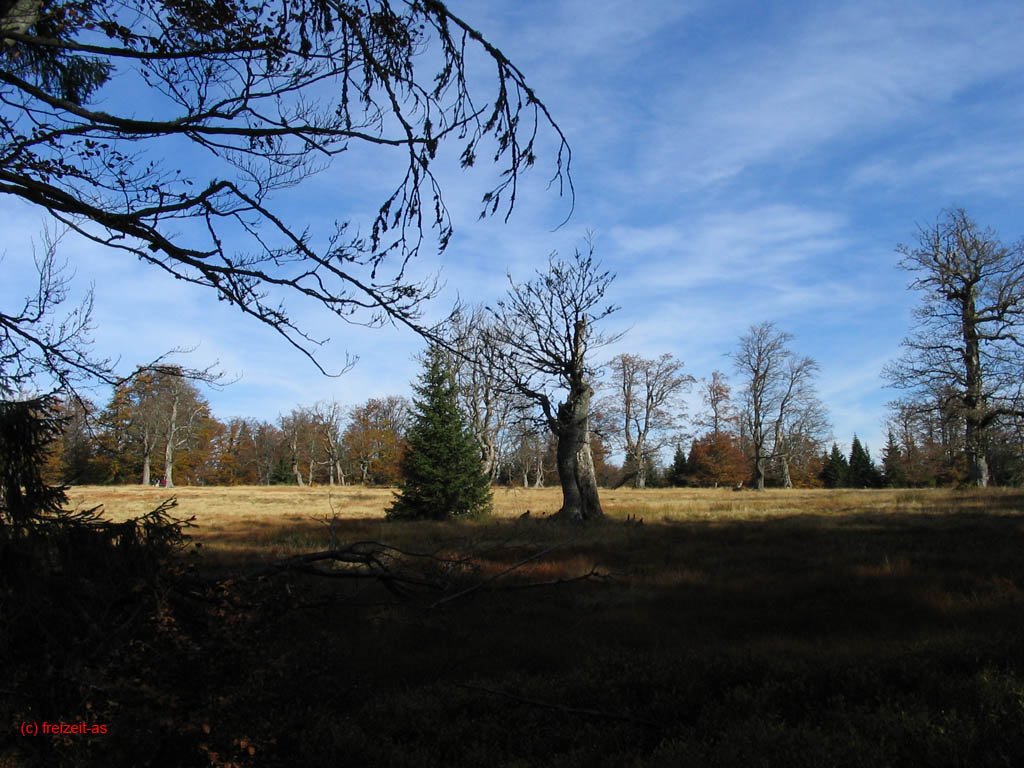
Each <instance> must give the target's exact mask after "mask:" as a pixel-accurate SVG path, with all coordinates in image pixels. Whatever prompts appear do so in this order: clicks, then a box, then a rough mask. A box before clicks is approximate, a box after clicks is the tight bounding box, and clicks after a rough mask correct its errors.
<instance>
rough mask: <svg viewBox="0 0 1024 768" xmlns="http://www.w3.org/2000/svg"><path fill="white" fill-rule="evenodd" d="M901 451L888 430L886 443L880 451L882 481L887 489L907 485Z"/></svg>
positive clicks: (894, 437) (894, 436)
mask: <svg viewBox="0 0 1024 768" xmlns="http://www.w3.org/2000/svg"><path fill="white" fill-rule="evenodd" d="M903 458H904V457H903V451H902V450H900V444H899V443H898V442H896V435H894V434H893V433H892V430H891V429H890V430H889V437H888V441H887V442H886V444H885V448H884V449H883V450H882V480H883V482H884V484H885V486H886V487H888V488H902V487H903V486H905V485H906V484H907V473H906V470H905V469H904V467H903Z"/></svg>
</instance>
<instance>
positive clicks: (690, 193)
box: [0, 0, 1024, 457]
mask: <svg viewBox="0 0 1024 768" xmlns="http://www.w3.org/2000/svg"><path fill="white" fill-rule="evenodd" d="M449 5H450V7H451V8H452V10H453V11H455V12H456V13H457V14H458V15H460V16H462V17H463V18H465V19H466V20H468V21H470V22H471V23H473V24H474V25H475V26H476V27H477V28H478V29H480V30H481V31H482V32H483V33H484V34H485V35H486V36H487V37H488V38H489V39H490V40H491V41H492V42H493V43H495V44H496V45H497V46H498V47H499V48H501V49H502V50H503V51H504V52H505V53H506V54H507V55H508V56H509V57H510V58H511V59H512V60H513V61H514V62H515V63H516V64H517V65H518V66H519V67H520V69H521V70H522V71H523V72H524V73H525V74H526V76H527V78H528V80H529V81H530V83H531V84H532V85H533V87H534V88H535V90H536V92H537V93H538V95H539V96H540V97H541V98H542V99H543V100H544V101H545V102H546V103H547V105H548V106H549V108H550V110H551V112H552V114H553V115H554V117H555V118H556V119H557V120H558V121H559V123H560V124H561V126H562V128H563V129H564V131H565V133H566V135H567V137H568V139H569V142H570V144H571V146H572V149H573V178H574V183H575V188H576V203H575V211H574V212H573V215H572V218H571V219H570V220H569V222H568V223H566V224H565V225H564V226H561V227H560V228H558V224H559V223H560V222H562V220H563V219H564V218H565V216H566V214H567V213H568V203H567V201H566V200H565V199H562V198H559V197H558V196H557V194H555V193H554V192H552V191H551V190H549V189H547V188H546V181H547V176H548V175H547V173H546V172H547V170H548V166H545V165H544V162H545V161H546V160H550V159H551V158H545V157H542V158H541V165H540V167H539V169H538V170H537V171H536V172H534V173H533V174H532V176H531V178H530V180H529V182H528V183H527V184H526V185H525V188H524V189H523V190H522V192H521V196H520V202H519V204H518V206H517V208H516V211H515V212H514V213H513V215H512V218H511V219H510V220H509V222H508V223H504V222H502V220H501V218H500V217H498V218H496V219H492V220H485V221H478V220H477V212H478V201H479V196H480V194H481V193H482V192H483V190H484V189H486V183H487V181H488V178H487V177H486V176H484V175H482V174H481V173H478V172H474V173H470V174H463V173H461V172H457V171H452V172H450V173H448V172H444V173H443V176H444V179H443V181H444V182H445V183H446V196H447V202H448V204H449V208H450V210H451V213H452V216H453V219H454V223H455V227H456V235H455V238H454V239H453V241H452V243H451V245H450V247H449V249H448V251H446V252H445V253H444V254H443V255H442V256H440V257H437V256H436V255H434V254H433V253H432V252H431V251H429V250H428V251H425V252H424V256H423V257H422V259H421V262H420V263H419V264H418V265H417V266H416V269H417V270H421V271H422V272H423V273H426V272H429V271H432V270H436V269H438V268H440V269H441V270H442V278H443V279H444V281H445V286H446V287H445V290H444V292H443V294H442V296H441V298H440V299H439V300H438V303H437V304H436V306H435V307H434V308H432V309H431V310H430V312H432V313H433V314H435V315H436V316H440V315H441V314H443V312H444V310H446V309H447V308H448V307H449V306H450V304H451V303H452V301H454V299H455V298H456V296H461V297H462V298H463V299H465V300H469V301H485V302H490V301H494V300H495V299H497V298H498V297H500V296H501V295H502V294H503V292H504V289H505V286H506V282H505V273H506V270H509V271H511V272H512V274H513V275H514V276H517V277H524V278H525V277H529V276H530V275H531V274H532V271H533V270H534V269H536V268H539V267H541V266H543V264H544V263H546V257H547V255H548V254H549V253H550V252H551V251H553V250H558V251H560V252H564V253H568V252H571V250H572V249H573V248H575V247H577V246H578V245H579V244H580V242H581V238H582V237H583V235H584V233H585V232H587V231H588V230H590V231H593V233H594V237H595V241H596V246H597V253H598V255H599V257H600V258H601V259H602V260H603V262H604V265H605V266H606V267H607V268H609V269H611V270H612V271H614V272H615V273H617V279H616V282H615V284H614V287H613V289H612V296H611V298H612V300H613V301H615V302H616V303H617V304H619V305H620V306H621V307H622V309H621V311H620V312H619V313H618V314H617V315H614V316H612V317H611V318H609V320H608V321H607V328H608V330H610V331H616V330H625V329H628V333H627V334H626V336H625V337H624V339H623V340H622V341H621V342H620V343H619V344H618V346H617V347H615V348H612V349H609V350H606V351H605V355H606V356H611V355H613V354H615V353H616V352H618V351H632V352H635V353H639V354H644V355H649V356H655V355H659V354H661V353H664V352H670V353H673V354H675V355H676V356H678V357H680V358H682V359H683V360H684V361H685V363H686V367H687V369H688V371H689V372H690V373H691V374H693V375H695V376H697V377H698V378H699V377H706V376H709V375H710V374H711V372H712V371H713V370H715V369H720V370H722V371H725V372H726V373H728V374H731V364H730V361H729V359H728V354H729V352H730V351H732V350H733V349H734V348H735V346H736V342H737V339H738V338H739V336H740V335H741V334H742V333H743V332H744V331H745V330H746V329H747V328H749V326H750V325H752V324H755V323H759V322H762V321H765V320H770V321H773V322H775V323H776V324H777V325H778V326H779V328H781V329H783V330H786V331H788V332H790V333H792V334H793V335H794V336H795V340H794V342H793V348H794V349H795V350H796V351H798V352H799V353H801V354H807V355H811V356H812V357H814V358H815V359H816V360H817V361H818V362H819V363H820V365H821V376H820V380H819V390H820V394H821V396H822V399H823V400H824V401H825V403H826V405H827V406H828V408H829V410H830V413H831V416H832V421H833V424H834V432H835V436H836V438H837V439H838V440H839V441H840V443H841V444H845V445H847V446H848V444H849V440H850V439H851V437H852V435H853V434H854V433H855V432H856V433H857V434H859V435H860V436H861V438H862V439H864V440H866V441H867V443H868V445H869V447H870V448H871V450H872V453H873V455H875V456H876V457H877V456H878V455H879V453H880V448H881V443H882V436H883V423H884V419H885V416H886V408H885V403H886V402H887V401H888V400H890V399H891V398H892V397H893V396H894V393H893V392H891V391H887V390H885V389H884V384H883V382H882V380H881V378H880V375H879V373H880V370H881V368H882V366H883V365H884V364H885V362H886V361H888V360H890V359H892V358H893V357H894V356H895V355H897V354H898V352H899V342H900V340H901V339H902V338H903V337H904V336H905V335H906V333H907V331H908V330H909V327H910V321H911V317H910V311H911V308H912V306H913V304H914V302H915V297H914V296H913V295H912V294H910V293H909V292H908V291H907V290H906V289H905V286H906V284H907V282H908V280H909V276H908V275H907V274H905V273H903V272H901V271H899V270H898V269H896V261H897V255H896V253H895V246H896V245H897V243H901V242H903V243H910V242H913V239H914V233H915V229H916V226H917V225H918V224H928V223H931V222H934V221H935V219H936V217H937V216H938V215H939V213H940V211H941V210H942V209H943V208H946V207H949V206H959V207H964V208H966V209H967V210H968V211H969V212H970V213H971V214H972V215H973V216H974V218H975V219H976V220H978V221H979V222H980V223H982V224H984V225H988V226H992V227H994V228H995V229H996V230H997V231H998V232H999V233H1000V234H1001V236H1002V238H1003V239H1004V240H1005V241H1015V240H1017V239H1018V238H1020V237H1021V236H1022V235H1024V222H1022V220H1021V215H1020V214H1021V211H1022V205H1024V141H1022V138H1024V45H1022V44H1021V41H1022V40H1024V5H1022V4H1020V3H1019V2H985V1H982V2H978V1H977V0H974V2H936V1H929V2H911V1H901V2H864V0H856V1H855V2H821V3H817V2H772V3H763V2H729V1H728V0H725V1H723V0H714V1H709V2H700V1H696V0H695V1H693V2H685V0H684V1H683V2H660V1H659V2H655V1H653V0H636V1H635V2H633V3H630V4H627V5H624V4H622V3H612V2H603V1H602V0H544V1H542V2H540V1H538V2H534V1H533V0H515V2H512V1H511V0H509V1H505V2H498V1H497V0H492V1H491V2H481V1H480V0H477V1H476V2H469V1H468V0H459V1H458V2H451V3H449ZM350 154H351V153H350ZM377 162H378V161H377V160H376V158H373V157H362V158H357V157H355V155H351V156H350V157H345V156H343V157H342V158H341V161H340V162H338V163H336V164H335V165H334V166H332V167H331V168H330V169H329V170H328V171H325V172H324V173H322V174H321V175H320V176H318V177H316V178H315V179H313V180H311V181H310V183H308V184H306V185H304V186H303V187H300V188H298V189H297V190H294V191H292V192H291V193H290V194H289V195H288V196H286V197H284V198H282V201H281V204H282V206H283V207H284V210H285V211H286V212H287V213H289V214H290V215H291V216H293V217H295V218H296V219H298V220H303V219H304V218H308V219H309V220H310V222H311V223H312V224H313V225H314V226H315V225H317V224H318V223H322V222H324V221H328V220H330V219H333V218H334V217H336V216H345V215H347V214H349V213H351V214H353V215H355V216H357V217H358V216H359V215H360V214H361V213H364V212H366V211H372V210H373V209H374V207H375V204H379V202H380V199H381V198H380V196H379V193H377V192H376V188H377V187H379V179H378V178H377V177H378V176H379V175H380V173H379V171H380V167H381V166H379V165H378V164H377ZM384 167H387V164H386V163H385V165H384ZM353 189H356V190H365V192H366V195H365V199H363V198H362V197H360V195H359V194H353V193H352V190H353ZM341 190H345V193H344V194H342V192H341ZM0 217H2V219H3V220H4V221H5V222H13V226H11V225H10V224H7V225H5V227H4V228H5V231H6V233H7V234H6V236H5V240H6V244H5V245H4V246H3V249H4V251H5V252H6V258H5V261H4V263H3V267H2V269H3V271H4V280H3V281H2V285H0V301H4V302H5V303H7V302H9V301H10V300H11V297H12V296H15V297H16V296H18V295H20V294H21V293H23V292H24V281H23V280H22V278H23V277H24V275H25V274H27V271H28V270H27V269H26V267H25V264H26V262H25V259H26V257H27V254H28V250H27V248H26V247H25V245H26V243H27V242H28V240H29V238H30V237H32V236H34V235H35V233H37V232H38V230H39V228H40V226H41V224H42V220H41V218H40V216H39V214H38V213H37V212H35V211H32V210H30V209H28V208H26V207H23V206H20V205H17V204H14V203H12V202H10V201H0ZM62 252H63V255H64V256H66V257H67V258H68V259H69V260H70V262H71V264H72V266H73V267H74V269H75V270H76V273H77V274H76V279H75V285H76V286H77V287H78V288H79V289H80V290H83V289H84V288H85V287H87V286H88V285H89V284H90V283H94V284H95V291H96V311H95V321H96V325H97V331H96V333H95V340H96V344H95V349H96V351H97V352H98V353H99V354H101V355H114V356H117V355H119V356H120V357H121V358H122V360H123V361H124V362H125V364H126V365H131V364H134V363H136V362H141V361H143V360H148V359H151V358H152V357H154V356H155V355H156V354H159V353H160V352H162V351H164V350H166V349H168V348H170V347H173V346H176V345H177V346H190V347H193V346H194V347H196V348H197V349H196V351H195V352H194V353H193V354H192V355H191V356H190V363H192V364H207V363H212V362H214V361H219V363H220V365H221V367H222V368H223V369H224V370H225V371H226V372H227V373H228V375H229V376H240V377H241V378H240V380H239V381H238V382H237V383H235V384H233V385H231V386H229V387H227V388H225V389H223V390H221V391H214V392H210V393H209V399H210V401H211V404H212V406H213V409H214V412H215V413H216V414H217V415H218V416H220V417H221V418H229V417H232V416H243V415H244V416H256V417H260V418H265V419H271V420H273V419H276V417H277V415H278V414H279V413H282V412H287V411H288V410H289V409H290V408H291V407H293V406H295V405H299V404H303V405H308V404H312V403H314V402H316V401H318V400H322V399H327V398H335V399H337V400H339V401H341V402H344V403H349V404H357V403H359V402H362V401H364V400H365V399H366V398H368V397H371V396H378V395H384V394H403V393H406V392H408V388H409V381H410V380H411V379H412V378H413V377H414V376H415V374H416V371H417V364H416V363H415V362H414V361H413V360H412V359H411V358H412V355H413V354H415V353H416V352H417V351H418V350H419V349H420V347H421V342H420V341H419V339H417V338H416V337H415V336H414V335H413V334H412V333H411V332H409V331H406V330H403V329H395V328H385V329H380V330H367V329H363V328H360V327H355V326H346V325H344V324H339V323H337V322H334V323H333V324H332V323H331V322H330V320H329V319H328V318H326V317H324V315H323V313H321V312H318V311H317V309H316V308H315V307H308V306H302V305H301V304H298V303H293V304H292V313H293V315H295V316H297V317H299V318H300V319H301V320H302V321H303V322H305V323H306V324H307V327H311V328H314V329H315V330H316V332H317V333H322V335H324V336H330V337H331V342H330V344H329V346H328V347H326V348H325V349H324V350H322V353H321V355H320V358H321V360H322V361H323V363H324V365H325V366H326V367H328V368H332V367H333V368H338V367H340V365H341V361H342V360H343V358H344V355H345V353H346V352H349V353H352V354H355V355H358V356H359V358H360V361H359V363H358V365H357V366H356V367H355V368H354V369H353V370H352V371H351V372H349V373H347V374H346V375H345V376H343V377H341V378H337V379H329V378H324V377H323V376H321V375H320V374H319V373H318V372H317V370H316V369H315V368H314V367H313V366H312V365H311V364H310V363H309V362H308V361H306V360H305V359H304V358H303V357H301V356H300V355H299V354H298V353H296V352H295V351H294V350H292V349H291V348H290V347H288V345H287V344H286V343H285V342H284V341H283V340H282V339H280V338H278V337H277V336H275V335H274V334H273V333H272V332H270V331H269V330H267V329H265V328H263V327H259V326H257V325H255V324H254V323H253V322H251V321H250V320H248V319H246V318H243V317H241V316H240V315H239V314H238V313H237V312H232V311H231V310H230V308H228V307H227V306H225V305H224V304H221V303H218V302H211V301H210V298H211V297H210V295H209V294H208V293H206V292H203V291H200V290H198V289H194V288H190V287H189V286H186V285H184V284H182V283H180V282H175V281H173V280H168V279H166V277H165V276H164V275H162V274H159V273H158V272H157V271H155V270H153V269H151V268H145V267H143V266H142V265H139V264H137V263H135V262H129V261H126V260H125V257H124V256H122V255H119V254H110V253H105V252H103V251H101V250H99V249H98V248H97V247H95V246H92V245H89V244H86V243H82V242H75V241H73V240H71V239H68V240H66V241H65V242H64V244H63V250H62ZM28 263H29V264H30V263H31V262H30V261H29V262H28ZM691 410H692V409H691Z"/></svg>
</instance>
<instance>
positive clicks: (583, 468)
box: [555, 384, 604, 523]
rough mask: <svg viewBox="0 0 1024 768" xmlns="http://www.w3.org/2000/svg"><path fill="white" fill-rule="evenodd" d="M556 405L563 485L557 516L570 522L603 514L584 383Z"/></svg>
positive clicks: (589, 393)
mask: <svg viewBox="0 0 1024 768" xmlns="http://www.w3.org/2000/svg"><path fill="white" fill-rule="evenodd" d="M574 390H575V391H571V392H570V393H569V398H568V400H566V402H564V403H561V404H560V405H559V406H558V425H557V426H558V431H557V432H556V436H557V437H558V449H557V452H556V456H557V459H558V480H559V482H560V483H561V485H562V508H561V509H560V510H558V512H557V513H556V514H555V518H556V519H560V520H567V521H569V522H573V523H582V522H587V521H590V520H599V519H601V518H603V517H604V510H602V509H601V501H600V499H599V498H598V493H597V474H596V473H595V471H594V457H593V454H592V453H591V450H590V398H591V396H592V394H593V390H592V389H591V388H590V387H589V386H587V385H585V384H584V385H582V386H581V387H579V388H578V389H577V388H574Z"/></svg>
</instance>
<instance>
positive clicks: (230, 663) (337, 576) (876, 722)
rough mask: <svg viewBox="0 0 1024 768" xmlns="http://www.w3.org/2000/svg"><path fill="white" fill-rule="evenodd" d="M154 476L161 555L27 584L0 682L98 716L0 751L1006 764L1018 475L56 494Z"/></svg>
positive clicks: (65, 760)
mask: <svg viewBox="0 0 1024 768" xmlns="http://www.w3.org/2000/svg"><path fill="white" fill-rule="evenodd" d="M172 495H173V496H175V497H176V498H177V499H178V502H179V506H178V507H177V509H176V510H175V511H174V514H175V515H177V516H178V517H183V518H184V517H191V516H194V517H195V521H194V522H195V524H196V527H195V528H193V529H190V531H189V533H191V534H192V536H193V537H194V538H193V540H192V541H191V542H190V543H189V546H188V547H187V548H186V550H185V551H184V552H183V553H182V555H181V556H180V558H179V560H178V563H179V566H180V567H179V569H178V571H177V573H178V575H176V576H172V575H169V576H166V577H164V576H161V577H159V578H158V579H156V580H155V581H152V582H150V583H142V582H139V581H137V580H136V581H131V580H130V581H128V582H126V583H125V584H124V585H123V590H122V592H120V593H116V592H110V591H109V590H110V589H111V588H109V587H104V589H107V590H108V591H106V592H104V591H102V590H100V589H99V588H98V587H97V586H96V585H93V584H91V583H83V586H81V587H77V586H68V585H63V586H61V590H63V591H62V592H61V602H59V603H56V604H54V605H55V606H56V607H54V608H53V611H54V614H53V616H52V617H49V618H48V617H47V615H46V613H45V611H43V610H42V604H39V605H37V604H36V603H32V602H31V601H29V603H28V604H26V605H25V606H23V610H22V612H21V614H20V616H21V619H20V621H19V623H18V625H17V628H18V629H22V630H23V632H22V633H21V634H20V635H19V634H18V632H15V633H14V639H13V640H12V645H11V647H12V648H16V649H20V650H19V651H18V652H19V653H20V654H21V657H19V658H18V659H17V661H18V663H17V664H16V665H15V666H12V669H14V670H15V674H14V675H13V679H12V681H11V682H10V683H4V682H3V681H2V680H0V690H4V691H6V692H7V694H9V696H8V699H7V702H6V703H5V701H4V699H3V697H2V696H0V716H3V717H6V718H7V719H8V720H10V721H11V722H13V723H17V722H21V721H23V720H24V718H25V717H27V716H28V714H27V713H30V712H31V713H34V716H40V717H42V716H46V717H49V718H51V719H60V718H63V719H65V720H77V719H82V720H84V721H89V722H91V721H95V722H102V723H105V724H107V725H108V726H109V730H110V732H109V733H108V735H106V736H104V737H103V738H99V737H97V738H92V739H78V740H71V741H65V742H53V743H50V742H46V743H44V742H41V741H38V740H26V739H24V738H22V737H20V736H18V735H17V734H15V735H14V736H13V737H9V738H8V739H6V740H3V739H0V765H6V764H10V765H17V766H21V765H69V766H71V765H75V766H77V765H155V766H159V765H204V766H205V765H211V766H221V767H222V768H227V767H228V766H232V767H234V768H237V767H240V766H245V767H246V768H250V767H251V768H256V767H257V766H293V765H294V766H306V765H346V766H348V765H352V766H409V767H410V768H412V767H413V766H415V767H416V768H421V767H422V766H442V765H443V766H446V768H448V767H449V766H453V767H456V768H458V767H460V766H467V767H468V766H580V767H581V768H582V766H587V768H591V767H592V766H609V767H612V766H616V767H617V766H628V767H630V768H643V767H645V766H702V767H703V766H744V767H746V766H780V767H781V766H785V768H792V767H794V766H807V768H812V767H815V768H816V767H817V766H841V767H844V768H845V767H850V768H853V767H855V766H856V767H863V768H867V767H868V766H871V767H872V768H874V767H875V766H907V768H911V767H914V768H916V767H917V766H949V768H954V767H960V766H984V767H988V766H993V767H994V766H1014V765H1024V492H1022V491H1020V490H998V489H993V490H985V491H955V490H900V491H820V490H819V491H800V490H795V491H782V490H777V491H768V492H764V493H756V492H751V491H743V492H733V491H731V490H711V489H708V490H689V489H665V490H645V491H636V490H605V491H604V492H603V494H602V500H603V502H604V504H605V508H606V512H607V513H608V517H609V519H608V520H607V521H606V522H604V523H602V524H598V525H592V526H587V527H574V526H565V525H559V524H555V523H552V522H550V521H546V520H544V518H545V516H548V515H550V514H551V513H552V512H554V511H555V510H556V509H557V507H558V502H559V494H558V490H557V489H540V490H534V489H528V490H524V489H504V488H497V489H495V492H494V501H495V511H494V514H493V516H492V517H491V518H489V519H485V520H480V521H466V522H446V523H438V522H420V523H417V522H402V523H390V522H387V521H386V520H385V519H384V511H385V509H386V507H387V505H388V503H389V501H390V498H391V491H389V490H387V489H365V488H360V487H343V488H326V487H317V488H312V489H300V488H286V487H275V488H262V487H260V488H175V489H154V488H136V487H113V488H111V487H89V488H73V489H71V491H70V493H69V496H70V500H71V503H72V505H73V506H77V507H79V508H87V507H91V506H94V505H96V504H100V503H102V504H103V505H104V506H105V509H106V511H107V513H108V514H109V515H110V516H111V517H112V518H114V519H123V518H125V517H130V516H136V515H140V514H143V513H145V512H146V511H148V510H151V509H153V508H154V507H155V506H156V505H157V504H159V503H160V502H161V501H163V500H164V499H166V498H168V497H169V496H172ZM527 511H529V512H530V515H529V516H527V517H524V515H525V513H526V512H527ZM360 542H379V543H383V544H386V545H388V546H389V547H391V548H390V549H389V548H379V546H378V544H373V545H366V544H360ZM197 545H201V546H197ZM326 549H333V550H335V551H341V552H347V553H348V554H349V555H352V557H350V559H349V560H343V561H331V560H327V561H323V560H317V561H305V560H303V557H304V556H308V555H309V554H310V553H316V552H320V551H323V550H326ZM364 556H366V557H368V558H369V560H368V561H367V562H370V564H371V566H372V567H371V568H370V569H369V570H366V568H364V566H365V565H366V563H365V562H362V561H360V562H361V564H360V565H358V566H357V565H353V562H351V560H353V559H355V560H359V558H361V557H364ZM360 568H362V570H360ZM374 568H377V569H378V570H373V569H374ZM97 595H98V596H97ZM83 609H85V610H83ZM139 611H142V613H139ZM146 611H150V613H149V614H147V613H146ZM83 614H84V615H86V618H84V619H79V618H78V617H79V616H80V615H83ZM147 615H149V616H150V618H148V619H146V620H145V621H144V622H142V620H141V619H139V618H138V617H139V616H143V617H145V616H147ZM55 622H57V624H56V626H59V627H60V629H59V630H55V629H54V627H55ZM131 622H134V623H131ZM140 622H141V623H140ZM126 627H132V629H130V630H129V629H126ZM37 628H38V629H37ZM2 650H3V649H2V648H0V651H2ZM4 760H8V763H4V762H3V761H4Z"/></svg>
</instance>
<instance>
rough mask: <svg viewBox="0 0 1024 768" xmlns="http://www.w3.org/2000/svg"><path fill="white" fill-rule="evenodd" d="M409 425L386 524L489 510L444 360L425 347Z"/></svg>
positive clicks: (486, 487) (485, 482)
mask: <svg viewBox="0 0 1024 768" xmlns="http://www.w3.org/2000/svg"><path fill="white" fill-rule="evenodd" d="M414 390H415V392H416V397H415V398H414V399H413V423H412V427H411V428H410V429H409V432H408V435H407V436H406V443H407V447H406V451H405V454H404V455H403V457H402V461H401V470H402V482H401V484H400V489H399V493H398V494H397V495H396V497H395V501H394V503H393V504H392V505H391V508H390V509H389V510H388V519H391V520H447V519H449V518H452V517H475V516H479V515H482V514H486V513H487V512H489V511H490V509H491V484H490V479H489V478H488V477H487V475H486V474H485V473H484V471H483V464H482V462H481V460H480V449H479V448H478V446H477V443H476V441H475V440H474V439H473V437H472V435H471V434H470V433H469V431H468V429H467V428H466V425H465V420H464V418H463V416H462V413H461V412H460V411H459V407H458V401H457V390H456V386H455V379H454V376H453V375H452V370H451V365H450V362H449V359H448V356H447V354H446V353H445V352H444V350H442V349H440V348H438V347H431V348H430V349H429V350H428V351H427V355H426V357H425V359H424V362H423V373H422V374H421V375H420V383H419V384H418V385H417V386H415V387H414Z"/></svg>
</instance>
